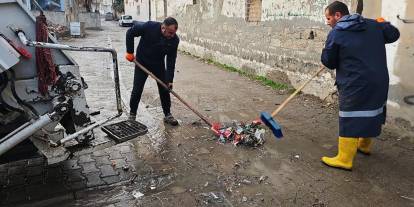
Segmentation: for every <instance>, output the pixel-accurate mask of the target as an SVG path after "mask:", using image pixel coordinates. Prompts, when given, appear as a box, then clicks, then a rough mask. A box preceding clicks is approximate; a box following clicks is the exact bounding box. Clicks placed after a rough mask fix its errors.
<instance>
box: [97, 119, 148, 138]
mask: <svg viewBox="0 0 414 207" xmlns="http://www.w3.org/2000/svg"><path fill="white" fill-rule="evenodd" d="M102 131H104V132H105V133H106V134H108V136H109V137H110V138H111V139H113V140H114V141H115V142H117V143H120V142H125V141H128V140H130V139H133V138H135V137H138V136H142V135H144V134H146V133H147V132H148V128H147V126H145V125H143V124H141V123H139V122H137V121H131V120H126V121H121V122H118V123H114V124H110V125H106V126H103V127H102Z"/></svg>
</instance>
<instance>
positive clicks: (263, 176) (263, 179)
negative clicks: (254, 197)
mask: <svg viewBox="0 0 414 207" xmlns="http://www.w3.org/2000/svg"><path fill="white" fill-rule="evenodd" d="M266 179H267V176H266V175H262V176H260V178H259V183H262V182H263V181H265V180H266Z"/></svg>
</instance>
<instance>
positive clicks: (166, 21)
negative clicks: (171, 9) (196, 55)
mask: <svg viewBox="0 0 414 207" xmlns="http://www.w3.org/2000/svg"><path fill="white" fill-rule="evenodd" d="M162 23H163V24H164V25H165V26H171V25H175V27H176V28H178V22H177V20H176V19H174V18H172V17H167V18H166V19H164V22H162Z"/></svg>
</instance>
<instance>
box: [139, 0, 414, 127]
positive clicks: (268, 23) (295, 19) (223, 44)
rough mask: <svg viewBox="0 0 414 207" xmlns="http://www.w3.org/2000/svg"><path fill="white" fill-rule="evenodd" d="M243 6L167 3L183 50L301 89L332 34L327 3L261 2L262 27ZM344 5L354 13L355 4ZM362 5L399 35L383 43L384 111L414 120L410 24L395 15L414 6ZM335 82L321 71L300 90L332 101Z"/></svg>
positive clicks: (373, 1) (220, 1) (385, 0)
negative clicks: (386, 78) (385, 64)
mask: <svg viewBox="0 0 414 207" xmlns="http://www.w3.org/2000/svg"><path fill="white" fill-rule="evenodd" d="M139 1H140V0H139ZM153 1H155V4H153V5H155V13H156V14H155V16H156V17H157V19H162V17H163V16H164V14H163V12H164V8H163V0H153ZM246 1H248V0H197V4H195V5H193V1H192V0H175V1H168V4H167V5H168V8H167V10H168V16H173V17H176V18H177V20H178V21H179V36H180V38H181V40H182V41H181V43H180V49H181V50H185V51H188V52H190V53H192V54H194V55H197V56H201V57H204V58H207V59H213V60H215V61H218V62H221V63H224V64H228V65H232V66H235V67H237V68H241V69H243V70H245V71H248V72H251V73H255V74H257V75H263V76H266V77H268V78H271V79H273V80H275V81H279V82H286V83H290V84H292V85H293V86H294V87H298V86H299V85H301V83H303V82H304V81H305V80H307V79H308V78H309V77H310V76H311V74H312V73H314V72H315V71H316V70H317V69H318V68H319V65H320V53H321V50H322V48H323V46H324V43H325V39H326V35H327V33H328V32H329V30H330V28H329V27H327V26H326V25H325V20H324V8H325V7H326V6H327V5H328V4H329V3H330V2H332V0H297V1H292V0H262V4H261V6H262V8H261V12H262V13H261V20H262V21H261V22H246V16H247V15H248V14H246V11H247V9H246V7H247V6H248V4H247V3H248V2H246ZM343 2H345V3H346V4H347V5H349V8H350V9H351V12H354V11H355V9H356V5H357V2H358V0H343ZM363 2H364V9H363V15H365V16H367V17H370V18H376V17H379V16H383V17H385V18H386V19H387V20H388V21H391V23H392V24H394V25H396V26H397V27H398V28H399V29H400V31H401V33H402V35H401V39H400V40H399V41H398V42H397V43H394V44H390V45H387V53H388V57H387V60H388V67H389V71H390V76H391V83H390V93H389V102H388V103H389V104H388V105H389V108H390V110H389V111H390V113H389V114H390V115H391V117H393V118H403V119H404V120H408V121H411V123H414V110H413V106H410V105H407V104H406V103H404V101H403V98H404V97H405V96H407V95H413V94H414V81H412V80H414V72H413V67H412V65H414V46H413V45H414V44H413V43H414V24H404V23H402V22H401V21H400V20H398V19H397V18H396V16H397V14H400V16H401V17H403V18H406V19H414V12H412V11H414V1H411V0H364V1H363ZM144 3H145V2H144ZM409 11H411V12H409ZM311 31H313V32H314V33H315V34H316V36H315V38H314V39H308V37H309V33H310V32H311ZM334 78H335V73H334V72H331V71H326V72H325V73H324V74H323V75H322V76H321V77H319V78H318V79H317V80H315V81H312V82H311V84H310V85H309V86H308V87H306V88H305V90H304V92H305V93H308V94H312V95H315V96H318V97H320V98H322V99H324V98H326V97H330V96H329V95H330V94H331V93H332V92H334V91H335V90H336V88H335V86H334Z"/></svg>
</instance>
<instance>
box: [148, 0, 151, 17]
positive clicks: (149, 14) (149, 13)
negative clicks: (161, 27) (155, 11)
mask: <svg viewBox="0 0 414 207" xmlns="http://www.w3.org/2000/svg"><path fill="white" fill-rule="evenodd" d="M148 21H151V0H148Z"/></svg>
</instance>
